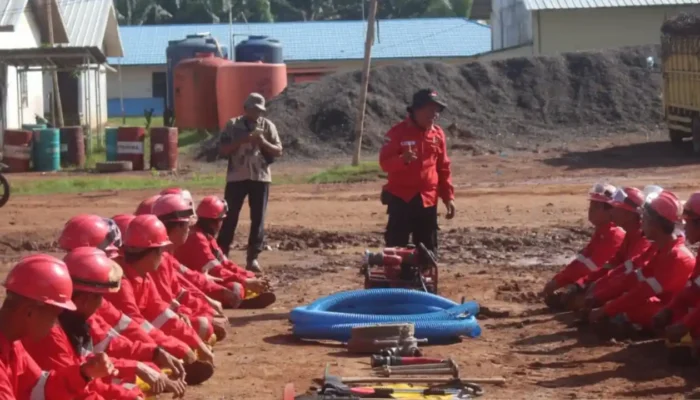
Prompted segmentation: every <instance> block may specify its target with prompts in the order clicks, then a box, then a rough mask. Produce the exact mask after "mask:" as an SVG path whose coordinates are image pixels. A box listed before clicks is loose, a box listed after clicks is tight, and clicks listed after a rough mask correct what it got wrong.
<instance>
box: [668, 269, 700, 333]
mask: <svg viewBox="0 0 700 400" xmlns="http://www.w3.org/2000/svg"><path fill="white" fill-rule="evenodd" d="M698 303H700V257H697V258H696V259H695V270H694V271H693V274H692V275H691V276H690V279H689V280H688V282H686V286H685V289H683V290H682V291H681V292H680V293H678V295H676V297H674V298H673V300H671V303H669V305H668V306H667V307H666V308H668V309H669V310H671V313H672V314H673V318H672V321H673V323H674V324H675V323H678V322H682V323H683V325H685V326H687V327H688V328H689V329H690V332H691V336H693V338H697V337H698V334H699V333H700V332H699V331H698V328H700V313H698V311H696V310H698V307H697V306H698Z"/></svg>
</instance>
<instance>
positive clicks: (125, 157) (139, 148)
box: [117, 126, 146, 171]
mask: <svg viewBox="0 0 700 400" xmlns="http://www.w3.org/2000/svg"><path fill="white" fill-rule="evenodd" d="M144 139H146V129H144V128H142V127H135V126H120V127H119V129H118V130H117V161H131V163H132V165H133V169H134V171H143V169H144V151H143V150H144V149H143V147H144Z"/></svg>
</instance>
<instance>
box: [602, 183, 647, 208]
mask: <svg viewBox="0 0 700 400" xmlns="http://www.w3.org/2000/svg"><path fill="white" fill-rule="evenodd" d="M610 205H612V206H613V207H615V208H621V209H623V210H627V211H631V212H639V208H640V207H641V206H643V205H644V192H642V191H641V190H639V189H637V188H635V187H626V188H618V189H617V191H616V192H615V195H614V196H613V198H612V200H610Z"/></svg>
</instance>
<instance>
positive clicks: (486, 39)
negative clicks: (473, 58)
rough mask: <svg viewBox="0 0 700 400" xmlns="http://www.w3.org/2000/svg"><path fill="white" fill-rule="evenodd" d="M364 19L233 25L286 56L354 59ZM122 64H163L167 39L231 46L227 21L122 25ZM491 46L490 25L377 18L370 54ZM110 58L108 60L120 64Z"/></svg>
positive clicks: (360, 49) (453, 53)
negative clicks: (207, 37) (270, 41)
mask: <svg viewBox="0 0 700 400" xmlns="http://www.w3.org/2000/svg"><path fill="white" fill-rule="evenodd" d="M365 28H366V23H365V22H364V21H312V22H278V23H251V24H234V25H233V29H232V31H233V33H234V37H235V42H236V43H238V42H240V41H242V40H244V39H246V37H247V36H248V35H264V36H269V37H271V38H274V39H277V40H279V41H280V42H281V44H282V46H283V48H284V50H283V52H284V58H285V60H286V61H317V60H353V59H362V58H363V57H364V43H365V34H366V30H365ZM119 29H120V33H121V39H122V44H123V46H124V53H125V56H124V58H122V60H121V64H122V65H150V64H165V62H166V61H165V49H166V47H167V46H168V41H169V40H178V39H184V38H185V36H187V35H190V34H195V33H202V32H209V33H211V34H212V35H213V36H214V37H215V38H216V39H217V40H219V43H220V44H221V45H222V46H227V47H228V46H229V43H230V41H229V26H228V24H206V25H204V24H202V25H151V26H122V27H120V28H119ZM490 50H491V29H490V27H489V26H487V25H484V24H480V23H477V22H474V21H469V20H466V19H464V18H419V19H403V20H401V19H395V20H382V21H380V22H379V30H378V40H377V41H376V42H375V45H374V47H373V48H372V58H377V59H382V58H384V59H387V58H424V57H465V56H470V55H473V54H478V53H483V52H486V51H490ZM118 62H119V61H118V60H116V59H110V63H118Z"/></svg>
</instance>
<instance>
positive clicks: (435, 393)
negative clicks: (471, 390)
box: [350, 386, 462, 396]
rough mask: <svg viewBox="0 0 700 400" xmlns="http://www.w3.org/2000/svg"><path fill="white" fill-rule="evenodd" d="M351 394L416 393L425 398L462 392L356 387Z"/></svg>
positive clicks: (438, 389)
mask: <svg viewBox="0 0 700 400" xmlns="http://www.w3.org/2000/svg"><path fill="white" fill-rule="evenodd" d="M350 392H351V393H352V394H356V395H360V396H369V395H375V396H390V395H392V394H401V393H415V394H422V395H424V396H443V395H448V394H461V392H462V390H460V389H458V388H452V389H448V388H427V389H409V388H405V389H395V388H391V387H381V386H380V387H354V388H350Z"/></svg>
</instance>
